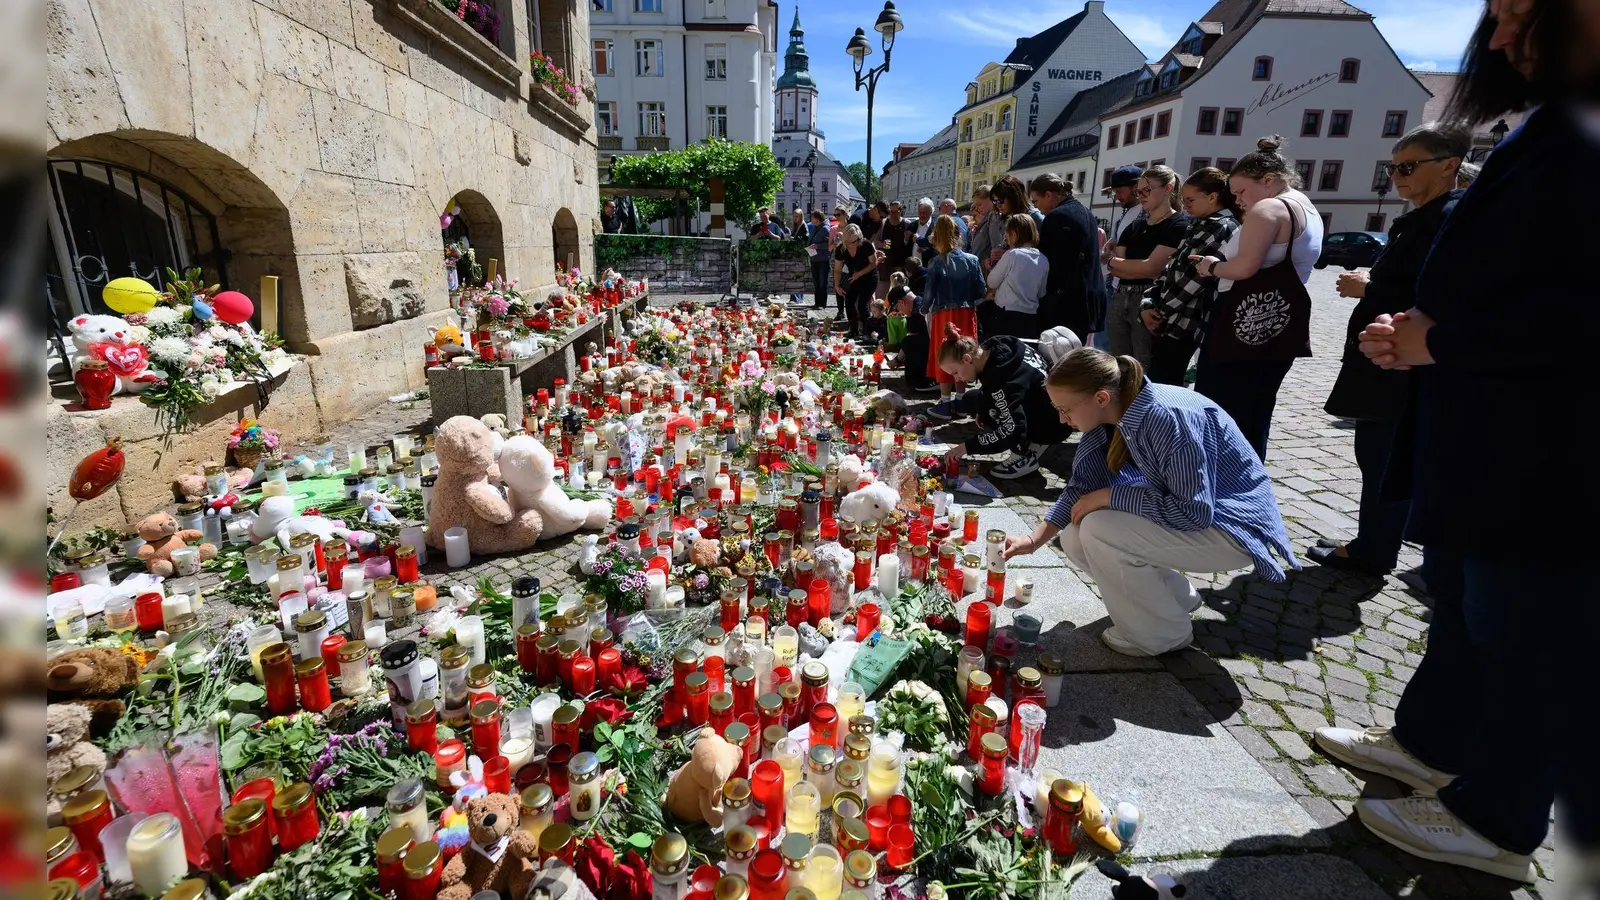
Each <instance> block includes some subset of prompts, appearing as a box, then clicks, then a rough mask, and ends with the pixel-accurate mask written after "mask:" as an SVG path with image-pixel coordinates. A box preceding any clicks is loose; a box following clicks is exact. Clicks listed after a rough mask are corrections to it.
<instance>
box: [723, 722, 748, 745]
mask: <svg viewBox="0 0 1600 900" xmlns="http://www.w3.org/2000/svg"><path fill="white" fill-rule="evenodd" d="M722 738H723V740H725V741H727V742H728V743H730V744H735V745H738V746H744V744H745V742H746V741H748V740H750V726H749V725H746V724H745V723H743V722H729V723H728V727H727V728H724V729H722Z"/></svg>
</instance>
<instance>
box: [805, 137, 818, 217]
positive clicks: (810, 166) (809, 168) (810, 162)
mask: <svg viewBox="0 0 1600 900" xmlns="http://www.w3.org/2000/svg"><path fill="white" fill-rule="evenodd" d="M806 185H807V187H809V188H811V203H810V205H808V206H807V207H806V215H808V216H809V215H810V214H811V213H812V211H814V210H815V209H816V208H817V148H815V147H812V148H811V152H810V153H807V154H806Z"/></svg>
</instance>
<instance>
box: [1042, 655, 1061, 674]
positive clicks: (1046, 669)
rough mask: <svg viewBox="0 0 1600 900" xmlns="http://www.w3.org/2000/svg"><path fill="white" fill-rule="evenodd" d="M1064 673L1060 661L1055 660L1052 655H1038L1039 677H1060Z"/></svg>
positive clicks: (1054, 656)
mask: <svg viewBox="0 0 1600 900" xmlns="http://www.w3.org/2000/svg"><path fill="white" fill-rule="evenodd" d="M1066 671H1067V669H1066V666H1065V665H1063V664H1062V662H1061V660H1059V659H1057V658H1056V655H1055V654H1054V653H1041V654H1039V674H1040V675H1061V674H1064V673H1065V672H1066Z"/></svg>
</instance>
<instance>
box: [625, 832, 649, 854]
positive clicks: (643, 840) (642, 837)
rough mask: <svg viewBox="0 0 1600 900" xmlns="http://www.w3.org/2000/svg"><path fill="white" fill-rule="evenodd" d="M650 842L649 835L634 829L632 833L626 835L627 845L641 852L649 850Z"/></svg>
mask: <svg viewBox="0 0 1600 900" xmlns="http://www.w3.org/2000/svg"><path fill="white" fill-rule="evenodd" d="M652 843H653V842H652V841H651V840H650V835H648V834H645V833H644V832H642V831H635V832H634V833H633V834H630V835H628V846H629V847H632V848H633V849H635V850H638V851H639V852H641V853H643V852H644V851H646V850H649V849H650V845H651V844H652Z"/></svg>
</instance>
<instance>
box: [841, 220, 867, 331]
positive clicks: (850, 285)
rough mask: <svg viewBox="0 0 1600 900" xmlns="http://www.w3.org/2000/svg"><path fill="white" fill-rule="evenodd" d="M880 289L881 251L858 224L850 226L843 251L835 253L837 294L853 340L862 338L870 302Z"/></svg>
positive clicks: (844, 239)
mask: <svg viewBox="0 0 1600 900" xmlns="http://www.w3.org/2000/svg"><path fill="white" fill-rule="evenodd" d="M877 287H878V259H877V251H875V250H874V249H873V248H872V244H871V243H870V242H868V241H867V239H866V236H864V235H863V234H862V233H861V227H860V226H858V225H856V224H854V223H851V224H849V225H846V226H845V227H844V237H843V238H842V239H841V240H840V241H839V249H837V250H835V251H834V252H833V292H834V293H835V294H837V295H838V296H839V298H840V302H841V303H842V304H843V306H844V316H845V321H846V322H848V323H849V331H850V336H851V337H860V336H861V327H862V323H864V322H865V321H866V318H867V303H868V301H870V300H871V299H872V293H873V291H874V290H876V289H877Z"/></svg>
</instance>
